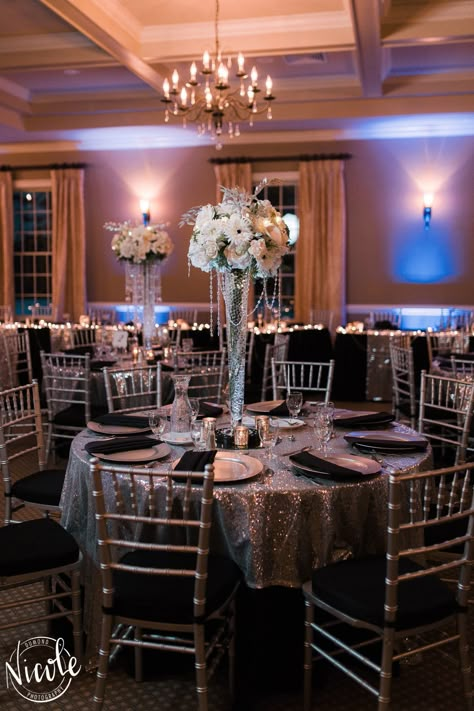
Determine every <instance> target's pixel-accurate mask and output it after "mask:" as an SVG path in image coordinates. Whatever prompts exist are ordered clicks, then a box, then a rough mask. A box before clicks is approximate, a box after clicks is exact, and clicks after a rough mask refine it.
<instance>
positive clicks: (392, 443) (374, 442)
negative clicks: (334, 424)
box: [344, 434, 428, 452]
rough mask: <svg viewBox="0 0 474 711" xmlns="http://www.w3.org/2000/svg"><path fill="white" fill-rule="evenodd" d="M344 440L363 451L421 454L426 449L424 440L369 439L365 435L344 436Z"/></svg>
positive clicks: (426, 443) (426, 444)
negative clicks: (398, 451) (363, 449)
mask: <svg viewBox="0 0 474 711" xmlns="http://www.w3.org/2000/svg"><path fill="white" fill-rule="evenodd" d="M344 439H345V440H346V442H349V444H351V445H354V446H355V447H359V446H360V447H361V448H362V447H364V448H365V449H370V448H371V447H376V448H377V449H378V450H380V451H382V450H383V449H384V448H386V449H385V451H387V452H395V451H396V450H398V449H399V450H401V451H403V452H407V451H409V450H411V451H412V452H423V451H424V450H425V449H426V448H427V447H428V442H427V440H425V439H421V438H420V439H405V440H404V439H391V438H390V437H387V439H384V438H383V437H370V436H367V435H364V436H363V437H362V436H357V435H356V434H354V435H353V436H352V435H350V434H349V435H344Z"/></svg>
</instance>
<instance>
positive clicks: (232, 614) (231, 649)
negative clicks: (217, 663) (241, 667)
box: [227, 600, 236, 702]
mask: <svg viewBox="0 0 474 711" xmlns="http://www.w3.org/2000/svg"><path fill="white" fill-rule="evenodd" d="M229 625H230V629H229V635H230V641H229V649H228V651H227V655H228V664H229V694H230V698H231V701H232V702H233V701H234V699H235V629H236V624H235V600H233V601H232V603H231V606H230V622H229Z"/></svg>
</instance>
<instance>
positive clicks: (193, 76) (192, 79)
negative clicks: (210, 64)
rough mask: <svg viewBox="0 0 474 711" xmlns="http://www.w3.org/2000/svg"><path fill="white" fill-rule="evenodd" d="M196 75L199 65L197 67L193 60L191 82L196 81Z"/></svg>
mask: <svg viewBox="0 0 474 711" xmlns="http://www.w3.org/2000/svg"><path fill="white" fill-rule="evenodd" d="M196 76H197V67H196V62H193V63H192V64H191V69H190V80H191V82H193V83H194V82H195V81H196Z"/></svg>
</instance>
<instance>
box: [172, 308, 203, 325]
mask: <svg viewBox="0 0 474 711" xmlns="http://www.w3.org/2000/svg"><path fill="white" fill-rule="evenodd" d="M168 317H169V319H170V320H172V321H174V322H175V323H178V322H179V321H184V322H185V323H187V324H190V325H191V326H192V325H193V323H197V318H198V310H197V309H187V308H182V309H181V308H174V306H172V307H170V310H169V314H168Z"/></svg>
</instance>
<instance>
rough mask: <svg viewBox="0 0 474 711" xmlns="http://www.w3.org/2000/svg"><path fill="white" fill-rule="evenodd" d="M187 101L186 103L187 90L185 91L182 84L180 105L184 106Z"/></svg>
mask: <svg viewBox="0 0 474 711" xmlns="http://www.w3.org/2000/svg"><path fill="white" fill-rule="evenodd" d="M187 103H188V92H187V91H186V87H184V86H183V88H182V89H181V106H182V107H183V108H184V107H185V106H186V104H187Z"/></svg>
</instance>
